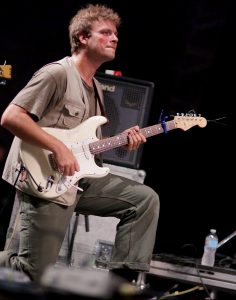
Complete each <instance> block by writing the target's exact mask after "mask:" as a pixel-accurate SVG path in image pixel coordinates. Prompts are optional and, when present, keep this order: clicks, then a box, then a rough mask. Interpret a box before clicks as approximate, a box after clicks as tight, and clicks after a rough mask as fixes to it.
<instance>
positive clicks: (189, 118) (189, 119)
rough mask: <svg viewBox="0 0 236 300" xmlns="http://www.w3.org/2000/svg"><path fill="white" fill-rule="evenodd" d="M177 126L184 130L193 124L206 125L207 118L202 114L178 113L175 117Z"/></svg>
mask: <svg viewBox="0 0 236 300" xmlns="http://www.w3.org/2000/svg"><path fill="white" fill-rule="evenodd" d="M174 121H175V125H176V128H180V129H182V130H185V131H186V130H188V129H190V128H192V127H193V126H199V127H205V126H206V125H207V120H206V119H205V118H203V117H201V116H197V115H195V114H187V115H177V116H175V117H174Z"/></svg>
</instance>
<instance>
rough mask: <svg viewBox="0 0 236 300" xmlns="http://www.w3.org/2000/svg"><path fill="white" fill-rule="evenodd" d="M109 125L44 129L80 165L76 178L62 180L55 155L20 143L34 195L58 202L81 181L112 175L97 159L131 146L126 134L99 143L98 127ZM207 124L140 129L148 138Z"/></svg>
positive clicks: (93, 121) (194, 119)
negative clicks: (109, 151) (56, 139)
mask: <svg viewBox="0 0 236 300" xmlns="http://www.w3.org/2000/svg"><path fill="white" fill-rule="evenodd" d="M106 122H107V119H106V118H105V117H102V116H95V117H91V118H89V119H88V120H86V121H85V122H83V123H81V124H80V125H79V126H77V127H75V128H73V129H57V128H50V127H43V129H44V130H45V131H46V132H48V133H49V134H51V135H53V136H55V137H57V138H58V139H59V140H61V141H62V142H64V143H65V145H67V147H68V148H69V149H70V150H71V151H72V152H73V154H74V155H75V157H76V159H77V160H78V162H79V165H80V171H79V172H75V174H74V175H73V176H63V175H61V174H60V172H58V170H57V166H56V164H55V161H54V157H53V154H52V153H51V152H50V151H47V150H44V149H41V148H38V147H36V146H33V145H30V144H28V143H25V142H23V141H22V142H21V149H20V156H21V159H22V162H23V164H24V168H25V169H26V171H27V173H28V175H27V182H28V184H29V188H30V190H31V192H33V194H35V195H36V196H37V197H40V198H45V199H53V198H56V197H58V196H60V195H62V194H63V193H65V192H66V191H67V190H68V189H70V188H72V187H74V188H77V189H79V188H78V186H77V185H76V184H77V183H78V181H79V180H80V179H81V178H84V177H97V178H98V177H103V176H105V175H107V174H108V173H109V171H110V170H109V168H107V167H99V166H98V165H97V164H96V163H95V161H94V155H95V154H98V153H101V152H105V151H108V150H111V149H114V148H118V147H121V146H124V145H126V144H127V143H128V137H127V134H126V133H120V134H118V135H116V136H113V137H110V138H105V139H102V140H99V139H98V138H97V136H96V130H97V128H98V126H101V125H103V124H105V123H106ZM206 124H207V121H206V119H205V118H203V117H198V116H195V115H194V116H191V115H189V116H182V115H180V116H175V117H174V119H173V120H171V121H167V122H164V123H163V124H162V123H161V124H156V125H153V126H150V127H146V128H143V129H141V132H142V134H143V135H144V136H145V137H146V138H148V137H151V136H154V135H157V134H160V133H163V132H164V131H169V130H173V129H176V128H180V129H182V130H188V129H190V128H191V127H193V126H195V125H198V126H199V127H205V126H206Z"/></svg>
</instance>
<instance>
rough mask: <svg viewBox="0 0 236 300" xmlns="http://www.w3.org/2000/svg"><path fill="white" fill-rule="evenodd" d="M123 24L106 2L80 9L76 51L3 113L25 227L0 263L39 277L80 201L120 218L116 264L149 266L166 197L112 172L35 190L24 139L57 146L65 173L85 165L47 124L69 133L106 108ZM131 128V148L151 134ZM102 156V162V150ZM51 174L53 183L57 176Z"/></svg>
mask: <svg viewBox="0 0 236 300" xmlns="http://www.w3.org/2000/svg"><path fill="white" fill-rule="evenodd" d="M119 24H120V18H119V16H118V14H117V13H115V12H114V11H113V10H112V9H110V8H108V7H106V6H103V5H88V6H87V7H85V8H82V9H81V10H79V11H78V12H77V14H76V15H75V16H74V17H73V18H72V20H71V22H70V26H69V34H70V43H71V53H72V55H71V56H70V57H65V58H63V59H61V60H59V61H56V62H53V63H50V64H48V65H46V66H44V67H42V68H41V69H40V70H39V71H37V72H36V73H35V74H34V75H33V77H32V79H31V80H30V81H29V82H28V84H27V85H26V86H25V87H24V88H23V89H22V90H21V91H20V92H19V93H18V95H16V97H15V98H14V99H13V101H12V102H11V103H10V104H9V106H8V107H7V108H6V110H5V112H4V113H3V115H2V119H1V124H2V126H3V127H5V128H7V129H8V130H9V131H10V132H12V134H14V135H15V138H14V141H13V144H12V147H11V151H10V153H9V155H8V159H7V161H6V164H5V169H4V172H3V179H4V180H6V181H8V182H9V183H10V184H12V185H15V186H16V199H17V200H18V201H19V202H20V214H21V230H20V247H19V252H18V253H14V251H11V250H8V251H3V252H2V253H1V254H0V266H4V267H11V268H13V269H16V270H21V271H23V272H25V273H26V274H27V275H28V276H29V277H30V278H31V279H32V280H34V281H38V280H39V279H40V277H41V275H42V273H43V272H44V270H45V268H46V267H47V266H49V265H52V264H54V263H55V262H56V260H57V256H58V253H59V250H60V247H61V244H62V241H63V238H64V235H65V232H66V230H67V227H68V224H69V222H70V218H71V216H72V214H73V211H74V209H75V207H76V209H77V210H78V211H79V212H80V213H84V214H88V215H89V214H90V215H97V216H113V217H117V218H119V219H120V222H119V224H118V227H117V234H116V239H115V246H114V251H113V255H112V259H111V262H110V268H111V270H113V269H114V270H118V273H119V270H120V272H121V273H122V270H124V269H125V272H127V271H126V270H136V271H148V270H149V263H150V260H151V256H152V251H153V247H154V243H155V237H156V228H157V222H158V216H159V198H158V195H157V194H156V193H155V192H154V191H153V190H152V189H151V188H149V187H147V186H145V185H142V184H139V183H137V182H134V181H131V180H128V179H126V178H122V177H120V176H115V175H113V174H108V175H106V176H103V177H101V178H93V177H89V178H82V179H81V180H80V181H79V186H80V187H81V188H82V189H83V191H78V190H77V189H76V188H74V187H71V188H68V190H67V191H65V192H63V193H61V194H60V195H59V196H57V197H55V198H53V197H52V198H50V199H45V198H44V197H40V195H39V194H40V186H38V190H37V192H36V193H35V191H33V190H32V189H31V188H30V185H29V181H30V180H31V181H32V178H33V177H34V172H36V170H34V169H33V170H31V169H30V167H29V166H25V165H24V164H22V161H21V156H20V154H19V152H20V151H19V149H20V147H21V141H24V142H25V143H27V144H29V145H32V146H36V149H45V150H46V151H49V152H50V153H52V157H53V160H54V163H55V165H56V167H57V170H58V174H60V176H62V178H68V176H73V175H74V174H76V172H79V171H80V169H81V165H80V161H79V160H78V159H76V157H75V153H74V152H73V150H71V149H69V148H68V147H67V146H66V145H65V143H64V142H63V141H61V140H60V139H59V138H58V137H56V136H55V135H53V134H51V133H49V132H48V131H46V130H44V129H42V128H41V127H47V128H49V127H50V128H56V129H58V130H60V129H64V131H63V132H64V133H65V129H66V130H70V129H72V128H75V127H76V126H78V125H79V124H81V123H82V124H84V123H83V122H84V121H85V120H88V119H89V118H90V117H92V116H95V115H97V116H99V115H102V114H104V108H103V104H102V102H103V99H102V92H101V88H100V85H99V83H98V82H97V80H96V79H95V78H94V75H95V73H96V71H97V69H98V68H99V67H100V66H101V64H102V63H104V62H107V61H110V60H112V59H114V57H115V52H116V47H117V43H118V36H117V28H118V27H119ZM85 129H86V130H89V128H88V129H87V128H85ZM98 129H99V128H98ZM68 132H69V131H68ZM126 134H127V140H128V142H127V145H126V148H127V149H128V150H135V149H137V148H138V146H139V145H140V144H141V143H144V142H145V141H146V139H145V137H144V136H143V135H142V134H141V132H140V130H139V127H138V126H137V125H136V126H134V127H132V128H130V129H127V130H126ZM98 136H99V137H101V133H100V131H99V130H98ZM35 152H36V153H34V154H35V155H37V150H36V151H35ZM96 162H97V163H98V164H100V165H101V159H100V157H99V156H98V155H96ZM69 178H71V177H69ZM50 179H51V181H50V182H48V183H49V186H50V187H51V185H53V180H54V178H50Z"/></svg>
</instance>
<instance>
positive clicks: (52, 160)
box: [48, 153, 58, 171]
mask: <svg viewBox="0 0 236 300" xmlns="http://www.w3.org/2000/svg"><path fill="white" fill-rule="evenodd" d="M48 160H49V163H50V165H51V168H52V169H53V170H54V171H58V167H57V164H56V162H55V159H54V156H53V154H52V153H50V154H48Z"/></svg>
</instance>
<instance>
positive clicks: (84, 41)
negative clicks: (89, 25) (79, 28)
mask: <svg viewBox="0 0 236 300" xmlns="http://www.w3.org/2000/svg"><path fill="white" fill-rule="evenodd" d="M89 37H90V34H88V33H81V34H79V37H78V38H79V41H80V43H81V44H82V45H84V46H85V45H87V42H88V39H89Z"/></svg>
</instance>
